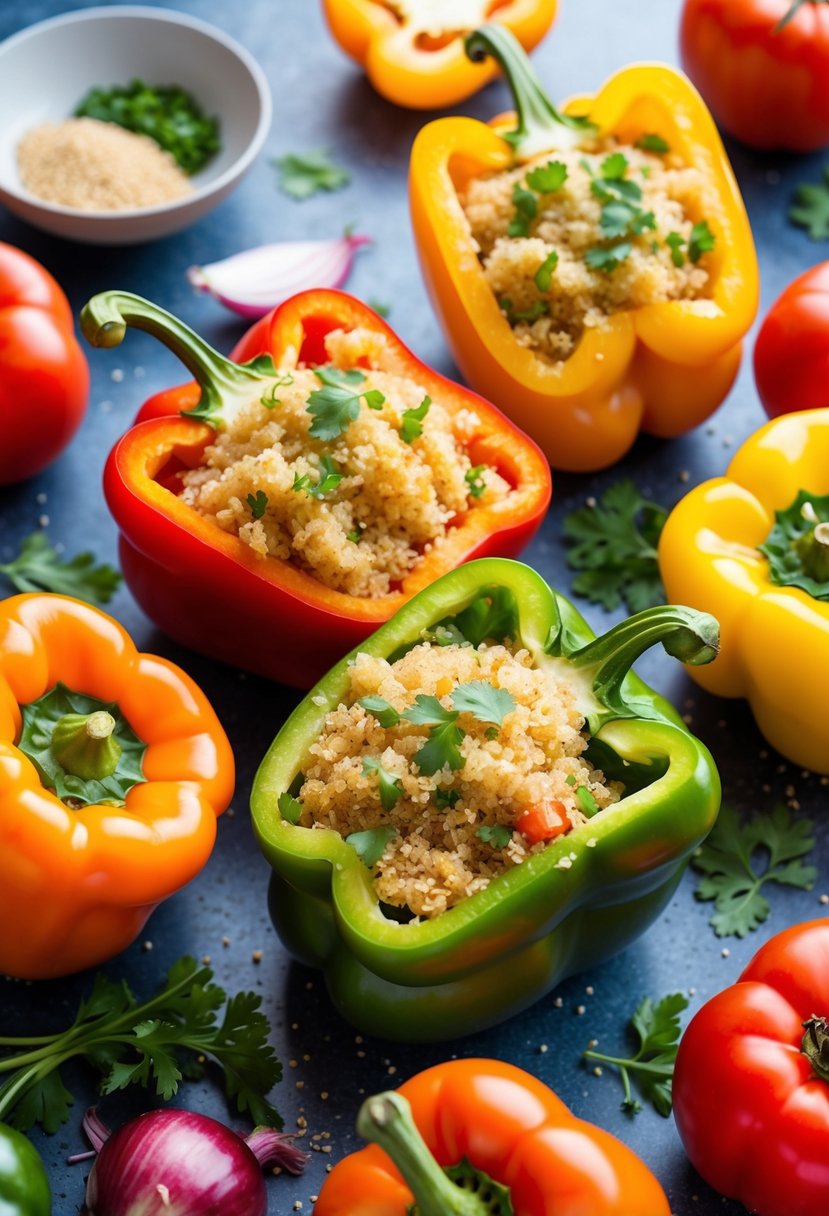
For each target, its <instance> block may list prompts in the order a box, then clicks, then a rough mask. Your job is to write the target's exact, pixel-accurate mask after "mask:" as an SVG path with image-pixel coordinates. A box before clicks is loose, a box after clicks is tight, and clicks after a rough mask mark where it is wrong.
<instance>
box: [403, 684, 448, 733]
mask: <svg viewBox="0 0 829 1216" xmlns="http://www.w3.org/2000/svg"><path fill="white" fill-rule="evenodd" d="M400 716H401V718H405V719H406V721H407V722H411V724H412V726H442V725H443V724H444V723H445V722H454V721H455V719H456V718H457V716H458V715H457V713H456V712H454V711H453V710H451V709H444V707H443V706H442V705H441V703H440V701H439V700H438V699H437V697H430V696H427V695H426V693H423V692H419V693H418V694H417V696H416V697H415V703H414V705H410V706H409V708H408V709H404V710H403V713H402V714H401V715H400Z"/></svg>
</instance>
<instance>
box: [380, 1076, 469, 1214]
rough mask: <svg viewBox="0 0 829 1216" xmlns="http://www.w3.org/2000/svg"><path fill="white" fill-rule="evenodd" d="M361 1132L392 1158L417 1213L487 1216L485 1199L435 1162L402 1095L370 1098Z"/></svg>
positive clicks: (384, 1094)
mask: <svg viewBox="0 0 829 1216" xmlns="http://www.w3.org/2000/svg"><path fill="white" fill-rule="evenodd" d="M357 1131H358V1132H359V1133H360V1135H361V1136H364V1137H365V1139H366V1140H372V1141H373V1142H374V1143H375V1144H379V1145H380V1147H381V1148H382V1149H383V1151H384V1152H386V1153H387V1154H388V1155H389V1157H391V1159H392V1161H393V1162H394V1164H395V1165H396V1166H397V1168H398V1169H399V1170H400V1173H401V1174H402V1175H403V1177H404V1179H405V1181H406V1185H407V1186H408V1187H409V1189H410V1191H411V1192H412V1194H413V1195H414V1197H415V1210H416V1212H417V1216H487V1213H488V1212H489V1210H490V1209H489V1208H488V1206H487V1205H486V1204H485V1203H484V1201H483V1200H481V1199H480V1198H479V1197H478V1196H477V1195H475V1194H474V1193H472V1192H469V1191H464V1190H460V1189H459V1188H458V1187H457V1186H455V1184H454V1183H453V1182H450V1180H449V1179H448V1178H447V1176H446V1174H445V1173H444V1172H443V1170H442V1169H441V1167H440V1166H439V1165H438V1163H437V1162H436V1161H435V1159H434V1157H433V1156H432V1154H431V1153H430V1152H429V1149H428V1148H427V1146H426V1142H425V1141H424V1139H423V1137H422V1136H421V1134H420V1132H419V1131H418V1129H417V1127H416V1126H415V1122H414V1119H413V1118H412V1108H411V1106H410V1105H409V1103H408V1102H407V1101H406V1099H405V1098H404V1097H403V1095H402V1094H399V1093H396V1092H394V1091H393V1090H389V1091H388V1092H386V1093H382V1094H375V1095H374V1097H372V1098H367V1099H366V1101H365V1102H364V1103H363V1105H362V1106H361V1107H360V1113H359V1114H358V1116H357Z"/></svg>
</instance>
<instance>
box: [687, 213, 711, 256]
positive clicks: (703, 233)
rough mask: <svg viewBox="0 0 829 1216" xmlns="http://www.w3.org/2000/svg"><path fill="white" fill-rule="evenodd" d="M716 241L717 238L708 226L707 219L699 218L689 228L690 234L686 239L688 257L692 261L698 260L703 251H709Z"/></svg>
mask: <svg viewBox="0 0 829 1216" xmlns="http://www.w3.org/2000/svg"><path fill="white" fill-rule="evenodd" d="M716 241H717V238H716V237H715V236H714V233H713V232H712V231H711V229H710V228H709V227H708V221H707V220H700V222H699V223H698V224H694V226H693V228H692V229H691V236H690V239H689V241H688V257H689V258H690V259H691V261H692V262H698V261H699V260H700V258H701V257H702V255H703V254H704V253H710V252H711V250H712V249H713V248H714V245H715V244H716Z"/></svg>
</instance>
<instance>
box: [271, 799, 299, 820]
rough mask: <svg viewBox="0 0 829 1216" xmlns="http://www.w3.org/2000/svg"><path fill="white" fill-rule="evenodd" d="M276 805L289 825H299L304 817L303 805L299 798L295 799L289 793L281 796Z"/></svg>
mask: <svg viewBox="0 0 829 1216" xmlns="http://www.w3.org/2000/svg"><path fill="white" fill-rule="evenodd" d="M276 805H277V807H278V809H279V813H280V815H281V816H282V818H283V819H285V820H287V822H288V823H299V821H300V819H301V817H302V803H301V802H300V800H299V799H298V798H294V796H293V794H289V793H288V792H287V791H286V792H285V793H284V794H280V795H279V797H278V798H277V800H276Z"/></svg>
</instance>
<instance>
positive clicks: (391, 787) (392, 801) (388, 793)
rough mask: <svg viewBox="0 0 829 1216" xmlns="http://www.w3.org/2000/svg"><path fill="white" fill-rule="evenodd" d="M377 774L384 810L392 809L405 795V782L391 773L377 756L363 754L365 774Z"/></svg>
mask: <svg viewBox="0 0 829 1216" xmlns="http://www.w3.org/2000/svg"><path fill="white" fill-rule="evenodd" d="M369 773H376V774H377V784H378V788H379V790H380V802H381V804H382V806H383V810H384V811H391V810H393V809H394V807H395V806H396V805H397V803H398V802H399V801H400V799H401V798H402V797H403V784H402V782H401V781H400V778H399V777H395V775H394V773H390V772H389V770H388V769H387V768H386V767H385V766H384V764H383V762H382V760H380V759H379V758H378V757H377V756H363V775H364V776H367V775H368V774H369Z"/></svg>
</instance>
